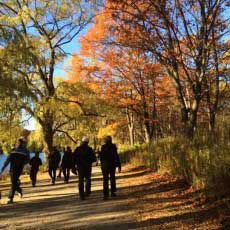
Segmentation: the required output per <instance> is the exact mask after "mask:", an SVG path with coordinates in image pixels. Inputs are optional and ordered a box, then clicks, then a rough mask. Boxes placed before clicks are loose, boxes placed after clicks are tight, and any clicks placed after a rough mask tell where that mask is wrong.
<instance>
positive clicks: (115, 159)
mask: <svg viewBox="0 0 230 230" xmlns="http://www.w3.org/2000/svg"><path fill="white" fill-rule="evenodd" d="M100 161H101V170H102V175H103V194H104V200H107V199H108V197H109V180H110V190H111V191H110V192H111V196H112V197H114V196H116V191H117V189H116V177H115V173H116V167H118V169H119V172H121V162H120V158H119V155H118V153H117V147H116V145H115V144H113V143H112V137H111V136H107V137H106V138H105V144H104V145H102V147H101V152H100Z"/></svg>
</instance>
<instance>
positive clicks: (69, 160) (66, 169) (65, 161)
mask: <svg viewBox="0 0 230 230" xmlns="http://www.w3.org/2000/svg"><path fill="white" fill-rule="evenodd" d="M61 168H62V171H63V175H64V182H65V183H69V175H70V170H71V169H72V168H73V152H72V150H71V148H70V146H67V148H66V150H65V151H64V155H63V157H62V162H61Z"/></svg>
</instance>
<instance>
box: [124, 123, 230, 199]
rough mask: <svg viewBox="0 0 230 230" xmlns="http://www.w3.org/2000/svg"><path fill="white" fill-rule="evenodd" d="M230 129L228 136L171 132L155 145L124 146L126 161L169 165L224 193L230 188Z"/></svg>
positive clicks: (197, 183) (194, 183) (161, 167)
mask: <svg viewBox="0 0 230 230" xmlns="http://www.w3.org/2000/svg"><path fill="white" fill-rule="evenodd" d="M228 128H229V127H228ZM226 129H227V128H225V130H224V133H225V134H226V135H227V136H228V137H226V136H225V135H223V133H219V135H218V134H216V135H208V134H202V133H197V134H196V136H195V137H194V139H193V140H189V139H186V138H184V137H183V136H177V137H171V136H170V137H166V138H162V139H159V140H156V141H154V142H152V143H151V145H142V146H135V147H132V148H131V147H129V148H128V147H127V148H126V149H124V148H123V149H122V150H121V152H120V156H121V159H122V161H123V162H130V163H133V164H135V165H145V166H147V167H150V168H152V169H153V170H155V171H162V170H165V169H166V170H168V171H170V172H171V173H172V174H174V175H176V176H180V177H183V178H184V179H185V180H186V182H187V183H188V184H190V185H191V186H194V187H196V188H199V189H205V191H211V192H214V193H215V194H216V195H217V196H223V195H225V194H229V192H230V186H229V181H230V139H229V133H228V132H226ZM228 130H229V131H230V128H229V129H228Z"/></svg>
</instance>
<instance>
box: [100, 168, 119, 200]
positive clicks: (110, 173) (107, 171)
mask: <svg viewBox="0 0 230 230" xmlns="http://www.w3.org/2000/svg"><path fill="white" fill-rule="evenodd" d="M101 169H102V175H103V193H104V196H105V197H108V196H109V180H110V185H111V193H114V192H116V178H115V172H116V167H102V168H101Z"/></svg>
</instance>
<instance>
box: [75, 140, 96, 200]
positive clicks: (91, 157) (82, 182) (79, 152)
mask: <svg viewBox="0 0 230 230" xmlns="http://www.w3.org/2000/svg"><path fill="white" fill-rule="evenodd" d="M95 161H96V157H95V153H94V151H93V149H92V148H91V147H90V146H89V138H88V137H84V138H83V139H82V143H81V145H80V146H78V147H77V148H76V149H75V151H74V154H73V162H74V164H75V165H77V169H78V178H79V181H78V189H79V195H80V199H81V200H85V196H89V195H90V194H91V174H92V164H93V162H95Z"/></svg>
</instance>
